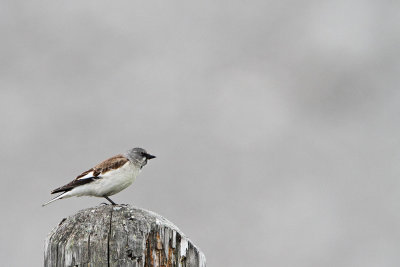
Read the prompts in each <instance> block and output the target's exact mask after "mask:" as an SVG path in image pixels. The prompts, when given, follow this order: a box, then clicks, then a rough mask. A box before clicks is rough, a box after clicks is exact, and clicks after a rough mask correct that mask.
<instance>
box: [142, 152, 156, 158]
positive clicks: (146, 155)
mask: <svg viewBox="0 0 400 267" xmlns="http://www.w3.org/2000/svg"><path fill="white" fill-rule="evenodd" d="M144 156H145V157H146V159H154V158H155V157H156V156H153V155H151V154H148V153H146V154H145V155H144Z"/></svg>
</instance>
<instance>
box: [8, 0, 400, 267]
mask: <svg viewBox="0 0 400 267" xmlns="http://www.w3.org/2000/svg"><path fill="white" fill-rule="evenodd" d="M399 5H400V4H399V2H398V1H397V2H396V1H385V0H383V1H361V0H350V1H349V0H346V1H344V0H339V1H311V0H300V1H293V0H292V1H288V0H287V1H285V0H283V1H268V0H263V1H237V0H234V1H223V0H221V1H207V0H206V1H197V2H193V1H103V0H96V1H54V0H51V1H50V0H43V1H39V2H37V1H19V0H12V1H11V0H8V1H2V2H1V4H0V34H1V35H0V36H1V42H0V48H1V49H0V123H1V131H0V147H1V151H2V152H1V153H0V157H1V158H0V159H1V168H0V174H1V178H0V179H1V187H0V194H1V199H2V201H1V204H0V205H1V208H2V216H1V220H0V229H1V230H0V240H1V243H0V258H1V259H2V263H1V264H2V265H4V266H41V265H42V264H43V245H44V239H45V237H46V235H47V233H49V232H50V230H51V229H52V228H53V227H55V226H56V225H57V224H58V223H59V221H60V220H61V219H62V218H63V217H66V216H68V215H72V214H74V213H75V212H77V211H78V210H80V209H83V208H87V207H91V206H95V205H98V204H99V203H100V202H103V200H101V199H96V198H88V197H84V198H74V199H67V200H61V201H58V202H55V203H53V204H52V205H49V206H46V207H45V208H42V207H41V204H42V203H44V202H45V201H47V200H49V199H50V198H51V196H50V194H49V193H50V191H51V190H52V189H54V188H56V187H58V186H60V185H63V184H65V183H67V182H69V181H70V180H72V179H73V178H75V177H76V176H77V175H78V174H80V173H81V172H83V171H85V170H87V169H89V168H90V167H92V166H93V165H94V164H97V163H98V162H100V161H101V160H103V159H105V158H107V157H109V156H112V155H114V154H118V153H121V152H124V151H125V150H127V149H129V148H132V147H136V146H141V147H144V148H146V149H147V150H148V151H149V152H150V153H153V154H155V155H157V159H155V160H153V161H151V162H150V163H149V164H148V165H147V166H146V167H145V169H144V171H143V172H142V173H141V175H140V176H139V177H138V179H137V181H136V182H135V183H134V185H133V186H132V187H129V188H128V189H126V190H125V191H123V192H121V193H119V194H118V195H116V196H114V197H113V200H114V201H116V202H118V203H130V204H135V205H137V206H139V207H142V208H145V209H149V210H152V211H154V212H157V213H159V214H161V215H163V216H165V217H166V218H168V219H169V220H171V221H172V222H174V223H175V224H176V225H177V226H178V227H179V228H180V229H181V230H182V231H183V232H184V233H185V234H186V235H187V236H189V238H191V239H192V240H193V242H194V243H195V244H196V245H198V246H199V247H200V248H201V249H202V250H203V252H204V253H205V255H206V257H207V262H208V266H231V267H236V266H274V267H286V266H296V267H310V266H335V267H336V266H346V267H347V266H363V267H370V266H379V267H382V266H385V267H386V266H399V265H400V254H399V247H400V227H399V226H400V212H399V210H400V180H399V173H400V164H399V162H400V142H399V134H400V123H399V120H400V119H399V118H400V116H399V115H400V105H399V103H400V90H399V88H398V85H399V77H400V75H399V71H400V61H399V60H400V52H399V51H400V50H399V45H400V21H399V20H400V19H399V18H400V6H399ZM396 88H397V89H396Z"/></svg>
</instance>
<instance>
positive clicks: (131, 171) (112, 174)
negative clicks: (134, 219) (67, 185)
mask: <svg viewBox="0 0 400 267" xmlns="http://www.w3.org/2000/svg"><path fill="white" fill-rule="evenodd" d="M139 172H140V168H137V167H135V166H134V165H133V164H132V163H130V162H128V163H126V164H125V165H124V166H122V167H121V168H119V169H117V170H113V171H109V172H107V173H105V174H101V175H100V178H99V179H97V180H95V181H93V182H91V183H88V184H85V185H82V186H78V187H76V188H74V189H73V190H71V191H70V192H71V193H70V196H96V197H104V196H112V195H114V194H116V193H118V192H120V191H122V190H124V189H125V188H127V187H128V186H130V185H131V184H132V183H133V182H134V181H135V179H136V176H137V175H138V173H139Z"/></svg>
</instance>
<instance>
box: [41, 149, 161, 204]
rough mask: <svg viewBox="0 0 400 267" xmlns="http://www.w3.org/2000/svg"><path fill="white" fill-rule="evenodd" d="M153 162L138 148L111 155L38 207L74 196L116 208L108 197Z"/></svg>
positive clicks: (134, 178)
mask: <svg viewBox="0 0 400 267" xmlns="http://www.w3.org/2000/svg"><path fill="white" fill-rule="evenodd" d="M153 158H155V156H153V155H151V154H149V153H147V151H146V150H145V149H143V148H139V147H136V148H132V149H130V150H128V151H126V152H125V153H123V154H118V155H115V156H113V157H111V158H109V159H106V160H104V161H103V162H101V163H99V164H97V165H96V166H94V167H93V168H91V169H89V170H87V171H85V172H83V173H82V174H80V175H78V176H77V177H76V178H75V179H74V180H72V181H71V182H70V183H68V184H66V185H63V186H61V187H58V188H56V189H54V190H53V191H51V194H56V193H61V194H60V195H58V196H56V197H55V198H53V199H51V200H50V201H48V202H46V203H44V204H43V205H42V206H46V205H48V204H50V203H52V202H54V201H56V200H59V199H64V198H69V197H74V196H76V197H80V196H94V197H103V198H105V199H107V200H108V201H109V202H110V203H111V204H112V205H117V204H116V203H115V202H114V201H112V200H111V199H110V198H109V196H112V195H114V194H116V193H119V192H120V191H122V190H124V189H125V188H127V187H128V186H130V185H131V184H132V183H133V182H134V181H135V180H136V177H137V175H138V174H139V173H140V171H141V170H142V168H143V167H144V166H145V165H146V164H147V161H148V160H150V159H153Z"/></svg>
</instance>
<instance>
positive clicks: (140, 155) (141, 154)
mask: <svg viewBox="0 0 400 267" xmlns="http://www.w3.org/2000/svg"><path fill="white" fill-rule="evenodd" d="M125 156H126V157H127V158H128V159H129V161H130V162H132V163H133V164H135V165H138V166H139V167H140V168H143V167H144V166H145V165H146V164H147V160H149V159H153V158H155V157H156V156H153V155H151V154H149V153H147V151H146V150H144V149H143V148H139V147H135V148H132V149H130V150H128V151H127V152H126V153H125Z"/></svg>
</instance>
